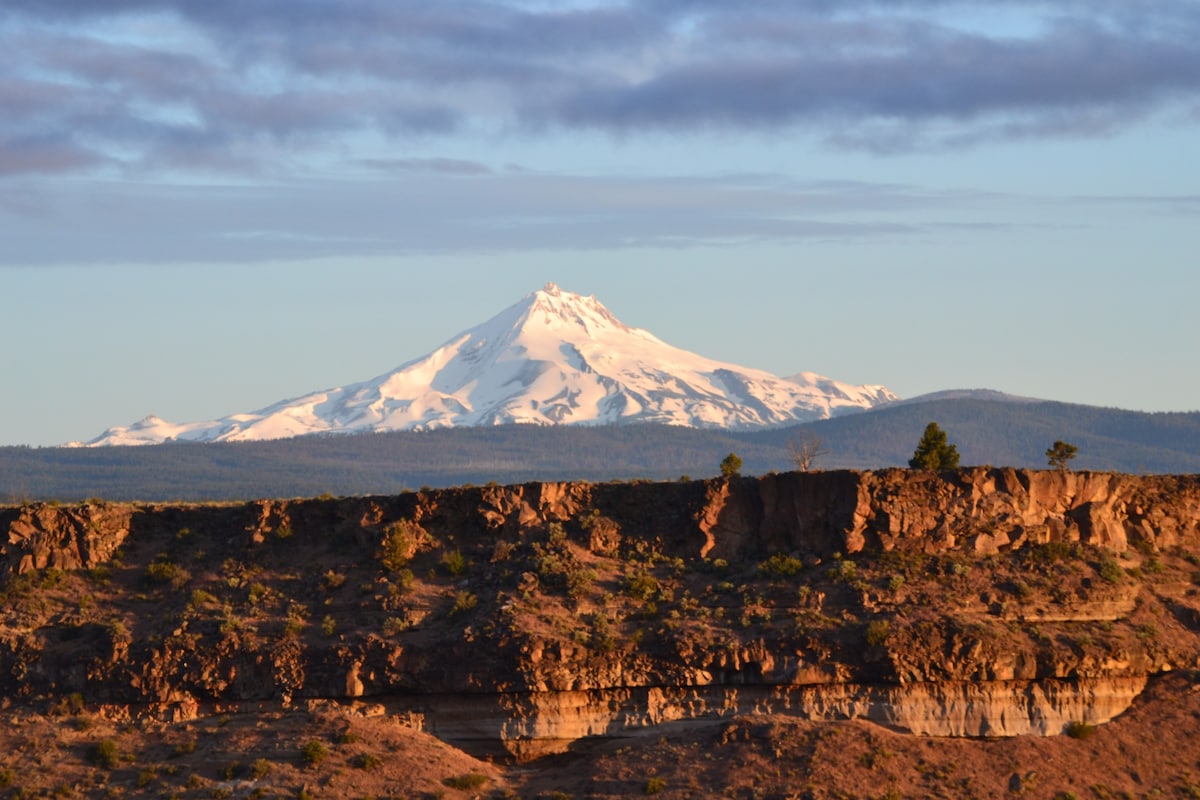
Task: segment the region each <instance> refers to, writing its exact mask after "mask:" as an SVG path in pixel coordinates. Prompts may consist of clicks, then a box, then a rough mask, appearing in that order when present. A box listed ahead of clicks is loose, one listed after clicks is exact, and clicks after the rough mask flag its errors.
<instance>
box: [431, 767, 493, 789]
mask: <svg viewBox="0 0 1200 800" xmlns="http://www.w3.org/2000/svg"><path fill="white" fill-rule="evenodd" d="M487 782H488V778H487V775H483V774H481V773H479V772H468V773H467V774H466V775H456V776H455V777H453V778H446V780H444V781H442V783H444V784H446V785H447V786H449V787H450V788H451V789H461V790H463V791H468V790H470V789H480V788H482V787H483V786H484V784H486V783H487Z"/></svg>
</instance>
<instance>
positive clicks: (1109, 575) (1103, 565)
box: [1099, 557, 1125, 583]
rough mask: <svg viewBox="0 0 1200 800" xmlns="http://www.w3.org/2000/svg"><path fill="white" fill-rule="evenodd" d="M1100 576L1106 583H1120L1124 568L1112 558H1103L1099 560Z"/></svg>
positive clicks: (1123, 575)
mask: <svg viewBox="0 0 1200 800" xmlns="http://www.w3.org/2000/svg"><path fill="white" fill-rule="evenodd" d="M1099 572H1100V577H1101V578H1102V579H1103V580H1105V581H1107V582H1108V583H1120V582H1121V579H1122V578H1124V577H1125V570H1123V569H1121V565H1120V564H1118V563H1117V562H1116V559H1113V558H1107V557H1106V558H1104V559H1103V560H1102V561H1101V562H1100V569H1099Z"/></svg>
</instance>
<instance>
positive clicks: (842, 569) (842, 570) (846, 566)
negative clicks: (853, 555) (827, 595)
mask: <svg viewBox="0 0 1200 800" xmlns="http://www.w3.org/2000/svg"><path fill="white" fill-rule="evenodd" d="M829 577H830V578H832V579H833V580H835V581H842V582H846V581H852V580H854V579H855V578H857V577H858V565H856V564H855V563H854V562H853V561H838V562H837V563H835V564H834V565H833V566H832V567H830V568H829Z"/></svg>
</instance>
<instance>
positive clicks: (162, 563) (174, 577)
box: [142, 553, 192, 589]
mask: <svg viewBox="0 0 1200 800" xmlns="http://www.w3.org/2000/svg"><path fill="white" fill-rule="evenodd" d="M191 579H192V576H191V575H190V574H189V573H188V571H187V570H186V569H184V568H183V567H181V566H179V565H178V564H176V563H175V562H173V561H171V559H170V557H169V556H167V555H166V554H165V553H160V554H159V555H157V556H155V558H154V560H153V561H151V562H150V565H149V566H147V567H146V572H145V574H143V576H142V581H143V583H145V584H147V585H150V586H162V585H165V584H170V586H171V588H173V589H178V588H180V587H181V586H183V585H184V584H185V583H187V582H188V581H190V580H191Z"/></svg>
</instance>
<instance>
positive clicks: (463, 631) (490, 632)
mask: <svg viewBox="0 0 1200 800" xmlns="http://www.w3.org/2000/svg"><path fill="white" fill-rule="evenodd" d="M0 531H6V535H4V536H3V538H2V539H0V574H3V575H5V576H7V577H5V579H4V581H5V583H4V595H5V611H4V614H3V616H2V617H0V693H2V694H3V695H5V696H7V697H9V698H13V699H16V700H20V701H22V702H38V701H41V702H53V699H54V698H56V697H58V698H61V697H64V696H66V695H68V694H72V693H77V694H79V695H81V696H82V697H83V698H84V699H85V700H86V701H87V702H89V703H92V704H94V705H96V706H97V707H104V708H107V709H110V710H112V713H114V714H115V713H118V711H117V709H127V710H130V711H127V712H120V713H134V714H154V715H158V716H166V717H169V718H180V717H190V716H194V715H197V714H202V713H206V709H214V708H220V709H227V710H228V709H237V708H239V707H244V706H246V705H247V704H251V705H252V704H261V703H273V704H278V705H279V706H281V707H292V706H295V704H297V703H301V702H313V701H318V700H336V701H341V702H347V703H349V702H355V703H362V702H370V703H375V704H380V705H382V707H384V708H386V709H387V710H388V711H389V712H391V713H394V714H397V715H401V716H404V717H405V718H413V719H417V718H421V719H424V720H425V723H424V724H425V725H426V727H427V729H428V730H430V731H431V732H433V733H435V734H438V735H440V736H443V737H445V738H448V739H452V740H455V741H462V742H472V743H475V744H477V745H478V746H479V747H480V748H481V749H486V748H487V747H500V746H503V747H504V748H505V749H506V750H507V751H508V752H511V753H515V754H518V755H522V756H532V755H537V754H540V753H543V752H548V751H553V750H556V749H562V748H564V747H565V746H567V745H568V744H569V743H570V742H571V741H573V740H575V739H578V738H580V737H584V736H597V735H602V736H616V735H622V734H623V733H624V732H628V731H630V730H634V729H637V728H639V727H641V726H645V725H654V724H663V723H667V722H672V721H680V720H692V719H703V718H713V717H728V716H735V715H742V714H747V713H779V714H787V715H792V716H797V717H802V718H805V719H814V720H822V719H854V718H861V719H868V720H872V721H875V722H878V723H880V724H883V725H887V726H889V727H892V728H895V729H898V730H907V731H912V732H915V733H922V734H933V735H947V736H1011V735H1023V734H1053V733H1058V732H1061V731H1063V730H1064V728H1065V727H1066V726H1067V725H1068V724H1069V723H1071V722H1073V721H1087V722H1091V723H1099V722H1104V721H1106V720H1108V719H1111V718H1112V717H1113V716H1114V715H1116V714H1119V713H1120V712H1121V711H1122V710H1123V709H1124V708H1125V707H1126V706H1128V704H1129V703H1130V702H1131V701H1132V700H1133V698H1134V697H1136V696H1137V694H1138V693H1139V692H1140V691H1141V690H1142V688H1143V687H1144V686H1145V685H1146V681H1147V680H1150V679H1153V676H1155V675H1157V674H1160V673H1163V672H1166V671H1170V670H1173V669H1177V668H1180V667H1196V666H1200V638H1198V632H1200V598H1198V597H1197V590H1196V588H1195V578H1194V576H1193V575H1192V574H1191V573H1189V569H1190V565H1191V564H1192V563H1193V561H1200V559H1197V558H1196V555H1197V554H1198V553H1200V477H1197V476H1144V477H1143V476H1129V475H1116V474H1100V473H1071V472H1061V471H1053V472H1051V471H1042V472H1031V471H1022V470H1013V469H984V468H979V469H965V470H960V471H954V472H946V473H927V472H913V471H904V470H888V471H881V472H815V473H788V474H778V475H768V476H764V477H761V478H736V477H735V478H732V479H719V480H712V481H693V482H685V483H648V482H640V483H631V484H587V483H542V484H527V485H523V486H486V487H463V488H455V489H448V490H442V491H422V492H418V493H409V494H404V495H399V496H395V497H363V498H341V499H314V500H271V501H259V502H255V503H249V504H233V505H196V506H164V505H153V506H149V505H147V506H143V505H116V504H105V503H89V504H84V505H79V506H71V507H65V506H49V505H30V506H26V507H21V508H8V509H0ZM386 554H390V555H386Z"/></svg>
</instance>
